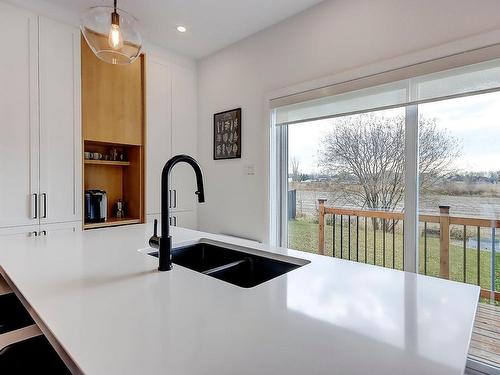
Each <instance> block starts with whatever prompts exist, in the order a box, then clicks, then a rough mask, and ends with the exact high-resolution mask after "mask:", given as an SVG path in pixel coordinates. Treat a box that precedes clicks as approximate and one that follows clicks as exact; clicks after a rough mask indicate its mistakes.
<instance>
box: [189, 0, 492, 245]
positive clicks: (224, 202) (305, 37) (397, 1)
mask: <svg viewBox="0 0 500 375" xmlns="http://www.w3.org/2000/svg"><path fill="white" fill-rule="evenodd" d="M499 14H500V2H499V1H498V0H476V1H470V0H377V1H374V0H332V1H325V2H323V3H321V4H319V5H317V6H315V7H313V8H311V9H309V10H308V11H306V12H304V13H302V14H299V15H297V16H295V17H293V18H291V19H288V20H286V21H284V22H282V23H280V24H278V25H276V26H274V27H272V28H269V29H267V30H264V31H262V32H260V33H258V34H255V35H253V36H251V37H249V38H247V39H245V40H243V41H241V42H239V43H236V44H234V45H232V46H230V47H228V48H226V49H224V50H222V51H220V52H218V53H216V54H214V55H212V56H209V57H207V58H204V59H203V60H201V61H199V64H198V79H199V81H198V82H199V87H198V93H199V102H198V118H199V142H198V145H199V146H198V147H199V152H198V154H199V159H200V162H201V164H202V167H203V169H204V173H205V183H206V200H207V202H206V203H205V204H204V205H201V206H200V209H199V218H198V219H199V220H198V221H199V228H200V230H205V231H209V232H214V233H227V234H233V235H241V236H245V237H249V238H255V239H259V240H263V241H266V240H267V239H268V233H267V232H268V203H267V202H268V183H269V182H268V169H269V168H268V161H267V160H268V155H267V152H268V151H267V149H268V137H269V121H268V111H267V110H266V108H265V98H266V97H268V96H269V95H270V93H271V92H274V93H275V94H276V93H277V92H280V90H279V89H281V88H283V87H289V86H291V85H296V84H298V83H300V82H304V81H311V80H316V79H318V78H321V77H326V76H328V78H326V79H319V80H318V81H316V83H313V84H312V85H313V86H314V85H315V84H316V85H320V84H324V83H328V82H331V83H333V82H335V81H336V80H339V79H341V78H347V77H350V78H353V76H355V75H363V74H364V73H368V72H370V73H372V72H373V70H375V71H377V70H378V71H383V70H387V69H393V68H396V67H400V66H405V65H409V64H412V63H417V62H421V61H425V60H428V59H432V58H437V57H442V56H446V55H448V54H450V53H454V52H459V51H461V50H467V49H471V48H475V47H481V46H484V45H488V44H491V43H498V42H500V32H498V30H497V29H498V28H499V27H500V18H499V17H498V15H499ZM242 22H244V15H242ZM464 38H466V39H464ZM345 72H348V73H345ZM341 73H342V74H341ZM307 86H308V85H302V86H301V85H299V86H297V87H302V88H303V87H307ZM287 91H288V90H285V91H283V92H287ZM235 107H242V111H243V119H242V132H243V135H242V141H243V144H242V159H241V160H228V161H214V160H213V156H212V147H213V124H212V116H213V114H214V113H216V112H220V111H222V110H227V109H232V108H235ZM253 164H254V165H255V166H256V173H255V175H253V176H249V175H245V173H244V167H245V166H247V165H253Z"/></svg>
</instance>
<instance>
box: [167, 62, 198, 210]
mask: <svg viewBox="0 0 500 375" xmlns="http://www.w3.org/2000/svg"><path fill="white" fill-rule="evenodd" d="M196 90H197V82H196V72H195V71H194V70H191V69H187V68H183V67H180V66H177V65H173V66H172V154H173V155H177V154H187V155H190V156H193V157H194V158H195V159H196V157H197V151H198V142H197V136H196V134H197V115H196V113H197V100H196V98H197V92H196ZM172 189H173V194H174V199H173V201H174V207H173V208H174V210H178V211H185V210H194V209H196V206H197V204H198V203H197V199H198V198H197V196H196V195H195V194H194V192H195V191H196V178H195V174H194V171H193V169H192V168H191V167H190V166H189V165H187V164H178V165H177V166H175V167H174V169H173V172H172Z"/></svg>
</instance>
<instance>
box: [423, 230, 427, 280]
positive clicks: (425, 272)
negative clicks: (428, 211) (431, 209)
mask: <svg viewBox="0 0 500 375" xmlns="http://www.w3.org/2000/svg"><path fill="white" fill-rule="evenodd" d="M424 275H427V221H424Z"/></svg>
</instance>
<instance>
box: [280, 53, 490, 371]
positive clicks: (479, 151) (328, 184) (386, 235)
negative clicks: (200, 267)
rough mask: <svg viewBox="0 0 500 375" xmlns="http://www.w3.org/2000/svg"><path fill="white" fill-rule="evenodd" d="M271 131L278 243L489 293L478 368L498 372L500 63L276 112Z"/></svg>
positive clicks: (484, 297)
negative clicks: (476, 288)
mask: <svg viewBox="0 0 500 375" xmlns="http://www.w3.org/2000/svg"><path fill="white" fill-rule="evenodd" d="M417 70H418V69H417ZM358 85H359V84H358ZM344 89H345V88H344ZM323 91H326V90H323ZM332 91H335V89H332ZM272 129H273V132H272V134H273V142H272V145H273V150H274V151H273V154H272V158H273V160H274V163H273V164H272V166H273V168H274V169H273V171H274V173H272V175H273V176H274V178H275V186H276V187H277V188H276V189H274V190H273V191H275V192H276V193H277V194H276V196H275V197H274V198H273V201H274V202H275V205H274V208H275V211H274V212H275V214H276V215H277V216H276V217H277V219H276V225H275V226H274V227H273V228H272V231H274V233H275V238H276V239H277V244H279V245H282V246H286V247H288V248H292V249H296V250H301V251H307V252H313V253H317V254H320V255H324V256H330V257H336V258H342V259H346V260H351V261H356V262H363V263H369V264H374V265H377V266H382V267H389V268H394V269H399V270H407V271H412V272H419V273H421V274H426V275H430V276H435V277H441V278H446V279H450V280H455V281H458V282H465V283H470V284H475V285H479V286H480V287H481V302H482V304H480V308H479V312H478V317H477V319H478V321H477V322H476V326H475V328H474V333H473V337H472V343H471V348H470V353H469V354H470V359H471V360H470V365H471V366H476V369H480V370H485V371H489V370H488V368H493V367H495V368H497V367H498V366H499V364H500V335H499V331H498V328H497V326H498V322H500V307H497V305H499V304H500V293H499V288H500V278H499V276H500V275H499V272H500V266H499V263H500V256H499V255H498V252H499V251H498V248H499V246H500V236H499V235H498V234H497V228H500V187H499V186H500V60H492V61H486V62H482V63H478V64H473V65H470V66H465V67H462V68H455V69H451V70H448V71H439V72H437V73H432V74H427V75H422V76H416V77H410V78H408V79H405V80H401V81H396V82H392V83H391V82H389V83H385V84H383V85H378V86H373V87H366V88H361V89H358V90H355V91H347V92H342V93H340V94H336V95H331V96H325V97H321V98H316V99H312V100H306V101H303V102H295V103H292V104H289V105H285V106H280V107H276V108H275V109H274V110H273V128H272ZM276 208H279V209H276Z"/></svg>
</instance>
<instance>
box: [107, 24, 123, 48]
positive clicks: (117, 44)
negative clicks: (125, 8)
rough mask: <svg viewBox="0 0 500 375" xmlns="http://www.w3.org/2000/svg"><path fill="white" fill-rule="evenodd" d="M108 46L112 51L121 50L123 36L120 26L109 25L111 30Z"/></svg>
mask: <svg viewBox="0 0 500 375" xmlns="http://www.w3.org/2000/svg"><path fill="white" fill-rule="evenodd" d="M108 44H109V46H110V47H111V48H113V49H114V50H118V49H121V48H122V47H123V35H122V32H121V30H120V25H117V24H114V23H112V24H111V29H110V30H109V36H108Z"/></svg>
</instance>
